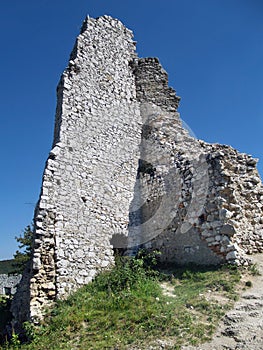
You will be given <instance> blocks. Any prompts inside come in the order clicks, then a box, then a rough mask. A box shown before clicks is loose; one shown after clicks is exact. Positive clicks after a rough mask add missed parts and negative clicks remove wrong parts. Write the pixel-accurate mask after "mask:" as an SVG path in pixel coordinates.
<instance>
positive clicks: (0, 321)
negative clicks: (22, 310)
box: [0, 295, 11, 348]
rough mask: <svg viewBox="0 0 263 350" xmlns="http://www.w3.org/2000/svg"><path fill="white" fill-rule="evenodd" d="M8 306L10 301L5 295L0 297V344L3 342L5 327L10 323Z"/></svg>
mask: <svg viewBox="0 0 263 350" xmlns="http://www.w3.org/2000/svg"><path fill="white" fill-rule="evenodd" d="M10 305H11V299H10V298H9V297H8V296H6V295H0V343H2V342H3V341H4V331H5V326H6V325H7V323H9V322H10V321H11V312H10ZM0 348H1V347H0Z"/></svg>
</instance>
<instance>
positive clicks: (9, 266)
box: [0, 259, 15, 274]
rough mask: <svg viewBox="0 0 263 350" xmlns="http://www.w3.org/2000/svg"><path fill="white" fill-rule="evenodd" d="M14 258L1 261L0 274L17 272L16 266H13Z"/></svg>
mask: <svg viewBox="0 0 263 350" xmlns="http://www.w3.org/2000/svg"><path fill="white" fill-rule="evenodd" d="M13 263H14V259H9V260H1V261H0V274H10V273H14V272H15V267H14V266H13Z"/></svg>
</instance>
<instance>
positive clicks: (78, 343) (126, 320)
mask: <svg viewBox="0 0 263 350" xmlns="http://www.w3.org/2000/svg"><path fill="white" fill-rule="evenodd" d="M239 279H240V273H239V272H238V270H236V269H228V268H220V269H213V270H211V269H202V270H200V269H199V270H198V269H190V268H188V269H187V268H184V269H178V268H177V269H176V268H174V269H172V270H171V269H170V271H169V273H167V272H166V273H165V274H163V273H162V274H159V273H156V272H153V271H152V270H150V269H148V268H147V267H146V268H145V261H144V260H143V259H128V260H126V261H125V262H124V263H123V262H121V261H119V262H118V264H117V266H116V267H115V268H114V269H113V270H112V271H111V272H106V273H103V274H101V275H99V276H98V277H97V278H96V279H95V281H94V282H93V283H91V284H89V285H87V286H85V287H84V288H82V289H80V290H79V291H78V292H76V293H75V294H74V295H72V296H71V297H70V298H69V299H68V300H66V301H63V302H59V303H58V304H57V305H56V307H55V308H54V309H53V310H52V312H51V313H50V314H49V315H48V316H47V317H46V319H45V321H44V322H43V324H42V325H41V326H40V327H39V328H38V329H32V327H30V326H29V327H28V328H29V333H31V343H29V344H24V345H22V346H21V347H19V348H21V349H37V350H41V349H45V350H46V349H49V350H51V349H54V350H55V349H63V350H66V349H82V350H85V349H92V350H102V349H115V350H117V349H118V350H120V349H132V348H133V346H136V345H139V346H140V349H143V348H145V349H147V348H148V347H149V344H150V343H151V342H154V340H156V339H172V343H173V345H171V347H170V348H171V349H180V346H181V345H182V344H183V343H190V344H196V343H198V342H201V341H204V340H207V339H209V338H210V337H211V335H212V333H213V331H214V329H215V327H216V324H217V321H218V320H219V318H220V317H222V315H223V314H224V312H225V311H226V309H227V308H229V307H230V305H231V303H232V301H233V299H234V298H235V297H236V294H235V292H234V286H235V284H236V283H237V282H238V281H239ZM163 281H165V284H166V286H167V285H168V286H169V289H174V294H175V295H171V294H170V295H168V296H167V295H164V293H163V290H162V288H161V286H160V284H161V282H163ZM213 291H216V292H217V293H218V292H220V293H222V294H224V295H225V297H226V300H228V301H227V302H226V303H224V304H220V303H219V302H218V301H216V300H213V299H211V298H209V299H208V298H206V295H207V293H208V294H209V295H211V292H213ZM227 298H228V299H227ZM13 343H14V342H13ZM8 348H9V349H15V348H16V347H15V346H14V345H13V346H12V345H10V346H9V347H8ZM166 348H167V349H168V348H169V347H166Z"/></svg>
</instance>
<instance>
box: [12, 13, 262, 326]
mask: <svg viewBox="0 0 263 350" xmlns="http://www.w3.org/2000/svg"><path fill="white" fill-rule="evenodd" d="M132 37H133V35H132V32H131V31H129V30H128V29H127V28H125V27H124V26H123V24H122V23H121V22H119V21H118V20H115V19H112V18H111V17H109V16H103V17H100V18H98V19H91V18H88V19H87V20H86V21H85V22H84V24H83V27H82V31H81V34H80V35H79V36H78V38H77V41H76V44H75V47H74V50H73V52H72V54H71V57H70V61H69V65H68V67H67V69H66V70H65V72H64V73H63V75H62V77H61V81H60V83H59V86H58V103H57V111H56V122H55V133H54V142H53V148H52V150H51V152H50V154H49V157H48V160H47V163H46V168H45V171H44V175H43V184H42V189H41V194H40V199H39V203H38V206H37V208H36V213H35V238H34V253H33V259H32V261H31V265H30V266H29V267H28V273H27V274H24V276H23V280H22V281H23V283H21V285H20V291H19V290H18V293H17V296H16V298H15V301H14V303H13V313H14V315H15V317H16V319H17V320H20V321H23V320H25V319H27V318H31V319H32V318H33V319H37V318H39V317H41V316H42V315H43V310H44V308H46V307H47V306H48V305H50V304H52V303H53V302H54V300H56V299H57V298H64V297H66V296H67V295H69V293H71V292H72V291H74V290H75V289H76V288H78V287H79V286H81V285H83V284H86V283H88V282H90V281H91V280H92V279H93V278H94V276H95V275H96V274H97V273H98V272H99V271H101V270H102V269H104V268H107V267H109V266H111V265H112V264H113V263H114V256H113V248H116V249H122V250H126V251H128V252H130V253H134V252H135V251H136V250H137V249H139V248H141V247H144V248H147V249H158V250H160V251H161V252H162V259H163V260H165V261H170V262H175V263H181V264H183V263H189V262H193V263H198V264H219V263H221V262H226V261H228V262H233V263H237V264H240V263H245V262H246V259H245V254H246V253H254V252H258V251H262V249H263V248H262V246H263V215H262V207H263V188H262V183H261V180H260V178H259V175H258V173H257V171H256V167H255V166H256V161H255V160H254V159H253V158H251V157H250V156H247V155H245V154H240V153H238V152H237V151H236V150H234V149H232V148H231V147H229V146H221V145H217V144H214V145H210V144H207V143H205V142H203V141H199V140H197V139H195V138H194V137H192V136H190V135H189V133H188V131H187V130H185V129H184V128H183V127H182V123H181V120H180V116H179V114H178V113H177V107H178V104H179V100H180V98H179V97H178V96H176V93H175V91H174V90H173V89H172V88H169V87H168V78H167V73H166V72H165V71H164V70H163V68H162V67H161V65H160V63H159V61H158V59H155V58H145V59H138V58H137V56H136V53H135V45H134V42H133V39H132ZM23 302H24V304H23Z"/></svg>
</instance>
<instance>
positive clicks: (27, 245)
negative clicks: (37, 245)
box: [13, 225, 33, 273]
mask: <svg viewBox="0 0 263 350" xmlns="http://www.w3.org/2000/svg"><path fill="white" fill-rule="evenodd" d="M16 240H17V242H18V243H19V246H18V247H19V250H17V251H16V252H15V254H14V260H13V265H14V269H15V271H16V272H17V273H22V272H23V270H24V268H25V265H26V263H27V262H28V260H29V259H30V256H31V253H32V245H33V225H27V227H26V228H25V229H24V232H23V235H20V236H19V237H16Z"/></svg>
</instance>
